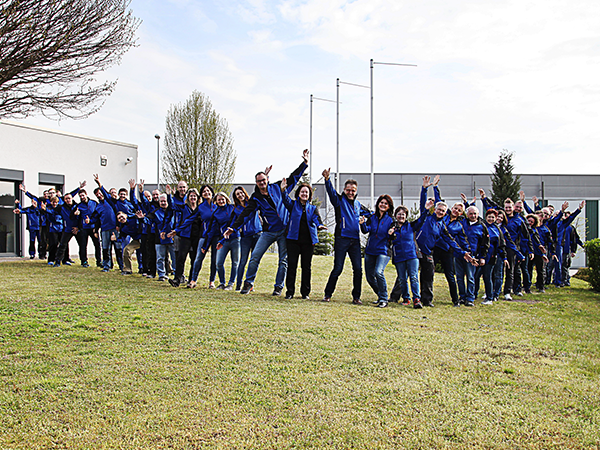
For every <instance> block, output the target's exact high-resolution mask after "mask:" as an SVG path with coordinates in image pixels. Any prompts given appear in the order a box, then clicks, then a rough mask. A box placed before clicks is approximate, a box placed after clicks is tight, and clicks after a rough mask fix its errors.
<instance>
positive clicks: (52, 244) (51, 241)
mask: <svg viewBox="0 0 600 450" xmlns="http://www.w3.org/2000/svg"><path fill="white" fill-rule="evenodd" d="M59 242H60V233H48V262H55V261H56V252H57V251H58V243H59Z"/></svg>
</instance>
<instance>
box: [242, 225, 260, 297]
mask: <svg viewBox="0 0 600 450" xmlns="http://www.w3.org/2000/svg"><path fill="white" fill-rule="evenodd" d="M261 234H262V232H259V233H256V234H253V235H252V236H242V237H241V238H240V262H239V264H238V269H237V270H238V271H237V277H236V279H237V282H236V290H238V291H239V290H240V288H241V287H242V281H244V270H245V269H246V263H247V262H248V258H249V257H250V253H251V252H252V251H253V250H254V247H256V243H257V242H258V238H260V235H261Z"/></svg>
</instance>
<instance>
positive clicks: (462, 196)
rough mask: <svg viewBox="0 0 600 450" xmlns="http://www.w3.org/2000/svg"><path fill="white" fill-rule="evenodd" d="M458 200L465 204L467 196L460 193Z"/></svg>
mask: <svg viewBox="0 0 600 450" xmlns="http://www.w3.org/2000/svg"><path fill="white" fill-rule="evenodd" d="M460 198H461V199H462V201H463V203H467V196H466V195H465V194H463V193H462V192H461V193H460Z"/></svg>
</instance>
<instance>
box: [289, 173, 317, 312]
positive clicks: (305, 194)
mask: <svg viewBox="0 0 600 450" xmlns="http://www.w3.org/2000/svg"><path fill="white" fill-rule="evenodd" d="M286 188H287V182H286V180H285V179H284V180H282V181H281V192H282V195H283V203H284V205H285V207H286V208H287V210H288V211H289V212H290V222H289V224H288V233H287V237H286V240H287V241H286V245H287V250H288V270H287V276H286V278H285V287H286V292H285V298H286V299H292V298H294V293H295V292H296V272H297V270H298V259H299V258H300V260H301V263H300V264H301V268H302V277H301V280H300V295H301V296H302V298H303V299H305V300H308V298H309V297H308V296H309V295H310V289H311V282H310V280H311V266H312V257H313V250H314V247H315V244H316V243H317V242H319V237H318V231H319V230H320V229H321V230H323V229H327V227H325V226H324V225H323V221H322V220H321V216H320V215H319V210H318V209H317V207H316V206H315V205H311V203H310V202H311V200H312V196H313V190H312V188H311V187H310V185H308V184H306V183H301V184H300V185H299V186H298V188H297V189H296V192H295V197H296V200H292V199H291V198H290V196H289V194H288V192H287V189H286Z"/></svg>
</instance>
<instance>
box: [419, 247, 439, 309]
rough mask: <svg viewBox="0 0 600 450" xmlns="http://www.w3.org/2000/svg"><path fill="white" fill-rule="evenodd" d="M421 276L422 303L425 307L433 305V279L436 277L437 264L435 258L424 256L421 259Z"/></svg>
mask: <svg viewBox="0 0 600 450" xmlns="http://www.w3.org/2000/svg"><path fill="white" fill-rule="evenodd" d="M419 265H420V266H421V274H420V276H419V281H420V283H419V284H420V285H421V302H422V303H423V305H426V306H427V305H431V304H432V302H433V277H434V276H435V264H434V262H433V256H431V255H423V256H422V257H421V258H419Z"/></svg>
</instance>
